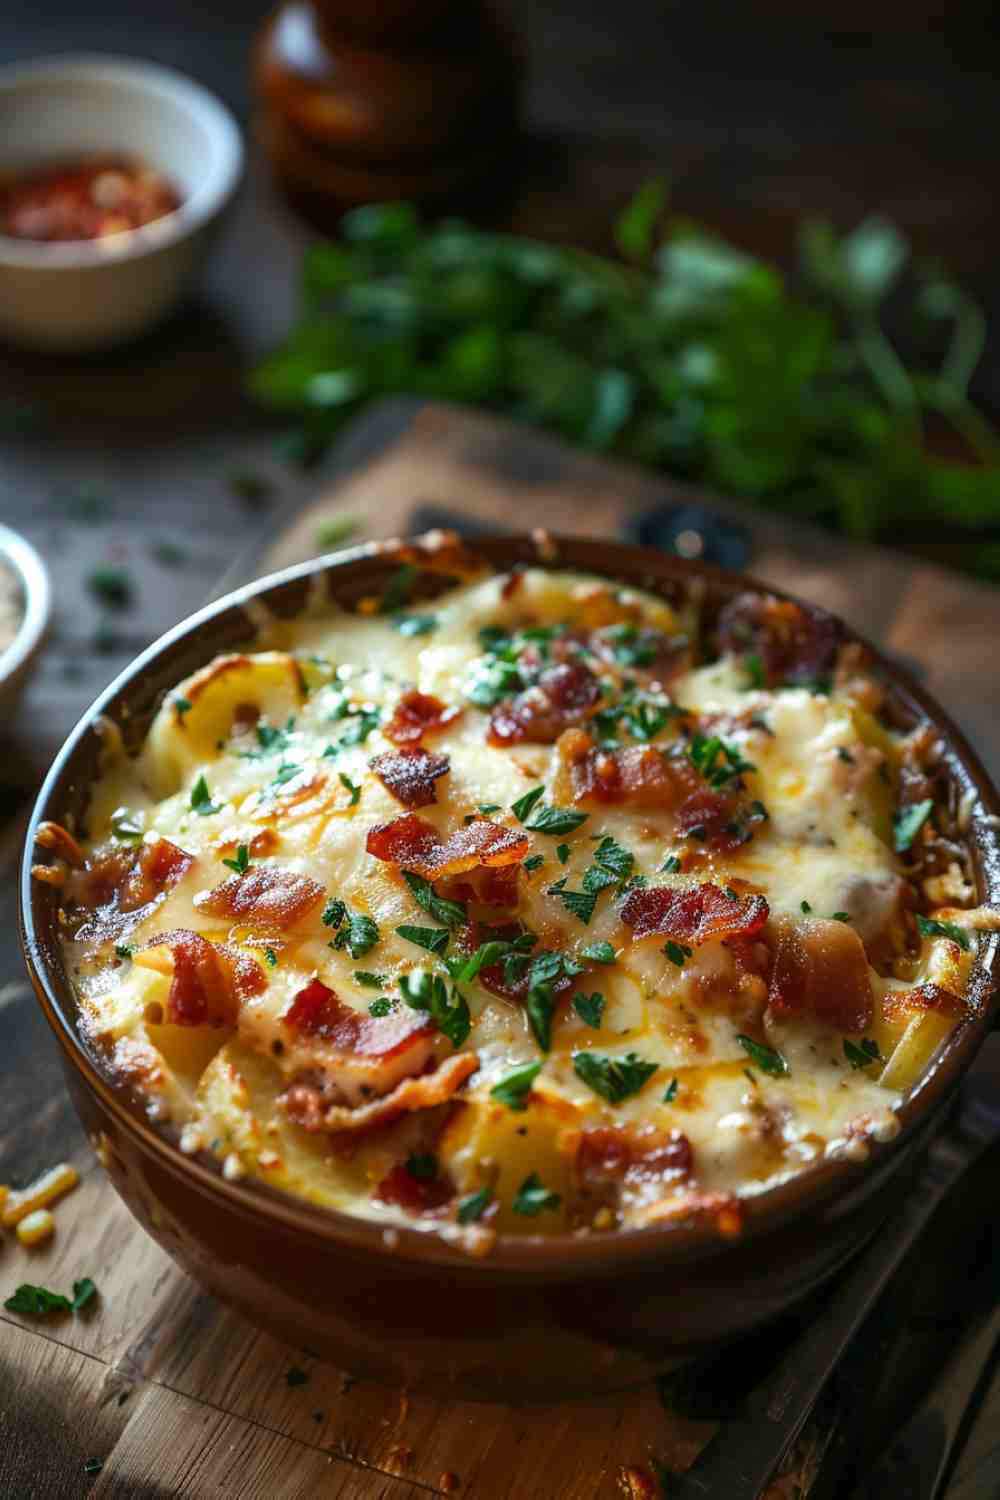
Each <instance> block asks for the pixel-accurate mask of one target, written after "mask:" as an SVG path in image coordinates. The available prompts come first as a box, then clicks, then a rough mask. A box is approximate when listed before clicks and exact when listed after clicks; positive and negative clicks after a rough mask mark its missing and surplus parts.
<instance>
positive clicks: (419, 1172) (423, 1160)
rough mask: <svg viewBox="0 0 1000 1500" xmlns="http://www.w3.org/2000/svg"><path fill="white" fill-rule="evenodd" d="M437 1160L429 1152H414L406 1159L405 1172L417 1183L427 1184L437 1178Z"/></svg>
mask: <svg viewBox="0 0 1000 1500" xmlns="http://www.w3.org/2000/svg"><path fill="white" fill-rule="evenodd" d="M437 1169H438V1160H437V1157H436V1156H435V1155H434V1154H433V1152H431V1151H418V1152H414V1154H413V1155H412V1156H408V1157H407V1158H406V1170H407V1171H408V1172H409V1174H410V1176H411V1177H415V1178H416V1179H417V1181H418V1182H429V1181H430V1180H431V1178H433V1177H436V1176H437Z"/></svg>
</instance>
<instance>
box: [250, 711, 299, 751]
mask: <svg viewBox="0 0 1000 1500" xmlns="http://www.w3.org/2000/svg"><path fill="white" fill-rule="evenodd" d="M294 729H295V720H294V719H293V718H289V719H288V721H287V723H286V724H285V727H284V728H283V729H282V728H280V727H279V726H278V725H277V724H258V725H257V728H256V734H257V747H258V748H257V749H256V750H244V751H243V752H242V754H243V758H244V760H256V759H260V757H261V756H264V755H277V754H278V753H279V751H282V750H287V749H288V742H289V738H290V736H291V735H292V733H293V731H294Z"/></svg>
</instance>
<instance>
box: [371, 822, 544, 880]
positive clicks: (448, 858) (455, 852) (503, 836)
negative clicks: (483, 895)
mask: <svg viewBox="0 0 1000 1500" xmlns="http://www.w3.org/2000/svg"><path fill="white" fill-rule="evenodd" d="M365 847H366V848H367V850H368V853H369V854H374V856H375V858H376V859H381V860H384V861H385V863H386V864H391V865H399V866H401V867H402V868H404V869H407V870H414V871H415V872H416V873H417V874H418V875H423V876H424V878H425V879H427V880H438V879H440V878H441V877H442V876H444V875H460V874H461V873H462V872H463V871H464V870H474V869H475V868H476V867H477V866H479V865H491V866H493V865H513V864H520V862H521V860H522V859H523V858H524V856H525V855H526V854H527V852H528V847H529V840H528V835H527V834H526V833H517V832H515V830H514V829H513V828H506V827H505V826H504V824H503V823H493V822H491V821H490V820H489V818H475V819H473V821H472V822H471V823H468V824H466V825H465V827H464V828H459V829H457V830H456V831H455V832H454V833H453V834H450V835H449V837H448V838H447V839H445V840H442V838H441V835H440V834H439V833H438V831H437V829H436V828H434V827H433V826H432V825H431V824H430V823H427V822H425V820H424V819H423V818H418V817H417V816H416V814H415V813H407V814H406V816H405V817H402V818H394V819H393V821H392V822H391V823H378V824H376V826H375V827H374V828H373V829H371V831H370V832H369V834H368V839H367V842H366V846H365Z"/></svg>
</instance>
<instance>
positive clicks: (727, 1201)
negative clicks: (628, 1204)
mask: <svg viewBox="0 0 1000 1500" xmlns="http://www.w3.org/2000/svg"><path fill="white" fill-rule="evenodd" d="M743 1217H744V1208H743V1205H742V1203H741V1202H740V1200H739V1198H737V1196H736V1194H735V1193H697V1192H691V1193H678V1194H677V1195H676V1196H675V1197H671V1198H661V1199H660V1200H659V1201H658V1202H657V1203H653V1204H651V1205H650V1207H649V1208H648V1209H647V1210H646V1211H645V1213H644V1214H643V1222H644V1223H646V1224H667V1223H674V1222H676V1221H677V1220H683V1219H711V1220H712V1221H713V1223H714V1225H715V1230H716V1233H718V1234H720V1235H721V1236H722V1238H723V1239H726V1240H734V1239H737V1238H738V1237H739V1236H740V1235H741V1234H742V1233H743Z"/></svg>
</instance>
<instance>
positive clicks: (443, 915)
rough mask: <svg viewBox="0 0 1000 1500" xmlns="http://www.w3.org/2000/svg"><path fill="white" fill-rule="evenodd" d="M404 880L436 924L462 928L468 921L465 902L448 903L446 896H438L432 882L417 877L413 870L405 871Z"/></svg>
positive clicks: (419, 904)
mask: <svg viewBox="0 0 1000 1500" xmlns="http://www.w3.org/2000/svg"><path fill="white" fill-rule="evenodd" d="M403 879H404V880H405V881H406V883H407V885H408V886H409V888H410V891H411V892H412V895H413V898H414V900H415V901H416V903H417V905H418V906H422V907H423V909H424V911H425V912H426V913H427V915H428V916H430V917H433V918H434V920H435V922H440V923H441V924H442V926H444V927H462V926H463V925H464V924H465V922H466V921H467V920H468V916H467V913H466V910H465V905H464V903H463V902H461V901H448V900H446V899H445V897H444V896H438V895H437V894H436V893H435V891H434V887H433V886H432V885H431V883H430V881H429V880H425V879H424V877H423V876H422V875H417V874H415V873H414V872H413V871H412V870H404V871H403Z"/></svg>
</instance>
